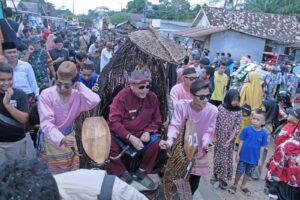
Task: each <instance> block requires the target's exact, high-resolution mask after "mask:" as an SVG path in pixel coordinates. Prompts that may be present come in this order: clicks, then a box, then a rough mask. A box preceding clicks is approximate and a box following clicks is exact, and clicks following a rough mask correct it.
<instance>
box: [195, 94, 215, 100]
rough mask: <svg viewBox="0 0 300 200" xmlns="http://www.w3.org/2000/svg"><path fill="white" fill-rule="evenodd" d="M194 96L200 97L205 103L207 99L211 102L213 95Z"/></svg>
mask: <svg viewBox="0 0 300 200" xmlns="http://www.w3.org/2000/svg"><path fill="white" fill-rule="evenodd" d="M194 96H196V97H199V99H200V100H201V101H204V100H205V99H207V100H210V97H211V94H207V95H205V94H202V95H195V94H194Z"/></svg>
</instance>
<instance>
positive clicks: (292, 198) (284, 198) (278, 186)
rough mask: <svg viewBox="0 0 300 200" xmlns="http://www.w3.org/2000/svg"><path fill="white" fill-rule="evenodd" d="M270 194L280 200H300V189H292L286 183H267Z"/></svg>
mask: <svg viewBox="0 0 300 200" xmlns="http://www.w3.org/2000/svg"><path fill="white" fill-rule="evenodd" d="M266 186H267V188H268V189H269V194H272V195H276V196H277V197H278V200H298V199H300V188H297V187H292V186H290V185H288V184H286V183H284V182H281V181H280V182H270V181H267V182H266Z"/></svg>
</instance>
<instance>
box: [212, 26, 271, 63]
mask: <svg viewBox="0 0 300 200" xmlns="http://www.w3.org/2000/svg"><path fill="white" fill-rule="evenodd" d="M265 42H266V41H265V39H261V38H257V37H253V36H250V35H246V34H243V33H240V32H236V31H232V30H229V31H224V32H220V33H215V34H212V35H211V36H210V42H209V49H210V56H211V57H214V56H215V55H216V53H217V52H224V53H231V55H232V58H233V59H235V60H239V59H240V58H241V57H242V56H247V55H251V57H252V60H254V61H258V62H260V61H261V60H262V55H263V52H264V47H265Z"/></svg>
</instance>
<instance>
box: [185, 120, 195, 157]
mask: <svg viewBox="0 0 300 200" xmlns="http://www.w3.org/2000/svg"><path fill="white" fill-rule="evenodd" d="M183 148H184V152H185V155H186V157H187V158H188V159H189V161H192V160H193V158H194V155H195V154H196V152H197V148H198V135H197V133H196V128H195V123H193V122H192V121H191V119H190V118H189V119H187V120H186V124H185V134H184V147H183Z"/></svg>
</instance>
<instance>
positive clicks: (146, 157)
mask: <svg viewBox="0 0 300 200" xmlns="http://www.w3.org/2000/svg"><path fill="white" fill-rule="evenodd" d="M129 82H130V87H127V88H124V89H123V90H121V91H120V92H119V93H118V95H117V96H116V97H115V98H114V100H113V102H112V104H111V105H110V112H109V127H110V130H111V133H112V144H111V149H110V154H111V156H113V157H115V156H117V155H119V154H120V146H121V144H123V145H124V146H126V145H130V146H133V148H135V149H136V150H137V151H138V153H140V154H142V155H143V159H142V162H141V164H140V168H139V169H138V170H137V171H136V172H135V173H134V175H133V177H132V176H131V174H130V173H129V172H128V171H127V169H126V168H125V166H124V164H123V163H122V161H121V159H117V160H111V161H110V163H109V172H110V173H111V174H114V175H117V176H119V177H120V178H121V179H122V180H124V181H126V182H127V183H130V182H132V180H133V178H135V179H136V180H137V181H139V182H140V183H141V184H142V185H144V186H145V187H147V188H149V189H154V187H155V184H154V182H153V181H152V180H151V179H150V177H148V175H147V174H149V173H151V172H152V170H153V167H154V163H155V160H156V157H157V155H158V152H159V146H158V144H159V141H160V138H159V136H158V135H157V134H156V133H157V131H158V128H159V126H160V125H161V115H160V111H159V104H158V99H157V96H156V95H155V93H154V92H151V91H149V89H150V83H151V72H150V70H149V69H148V68H146V67H143V68H142V69H140V70H137V69H136V70H135V71H133V72H132V73H131V75H130V79H129Z"/></svg>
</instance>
